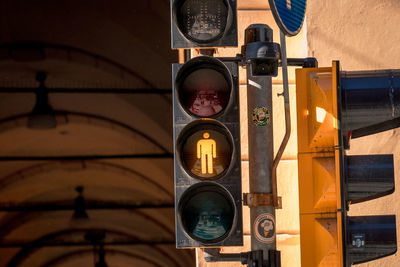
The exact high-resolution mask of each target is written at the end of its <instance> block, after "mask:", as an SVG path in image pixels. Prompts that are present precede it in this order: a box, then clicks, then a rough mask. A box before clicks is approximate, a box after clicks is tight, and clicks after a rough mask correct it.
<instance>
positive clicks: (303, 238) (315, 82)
mask: <svg viewBox="0 0 400 267" xmlns="http://www.w3.org/2000/svg"><path fill="white" fill-rule="evenodd" d="M296 91H297V126H298V131H297V132H298V135H297V140H298V168H299V170H298V173H299V204H300V205H299V209H300V246H301V261H302V266H307V267H308V266H309V267H314V266H329V267H334V266H346V267H347V266H350V265H352V264H358V263H363V262H367V261H371V260H375V259H378V258H381V257H385V256H388V255H391V254H394V253H395V252H396V250H397V241H396V217H395V215H376V216H375V215H374V216H348V215H347V210H348V209H349V205H351V204H353V203H360V202H363V201H367V200H371V199H374V198H379V197H382V196H385V195H388V194H391V193H393V191H394V163H393V155H351V156H347V155H345V151H344V149H345V148H348V147H349V144H350V138H351V137H355V136H356V137H361V136H365V135H368V134H372V133H377V132H381V131H384V130H388V129H392V128H395V127H399V126H400V125H399V124H398V120H399V118H400V112H398V110H400V97H399V96H400V71H392V70H390V71H369V72H368V71H364V72H342V71H340V70H339V62H333V66H332V67H331V68H304V69H298V70H296Z"/></svg>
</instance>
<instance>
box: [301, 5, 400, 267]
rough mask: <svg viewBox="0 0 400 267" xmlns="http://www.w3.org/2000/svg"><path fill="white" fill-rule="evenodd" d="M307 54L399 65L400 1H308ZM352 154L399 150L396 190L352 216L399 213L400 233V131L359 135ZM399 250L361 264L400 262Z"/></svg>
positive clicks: (347, 66)
mask: <svg viewBox="0 0 400 267" xmlns="http://www.w3.org/2000/svg"><path fill="white" fill-rule="evenodd" d="M306 16H307V43H308V54H309V55H310V56H314V57H316V58H317V59H318V61H319V63H320V66H322V67H323V66H330V65H331V61H332V60H340V63H341V67H342V70H366V69H391V68H400V30H399V25H400V1H398V0H378V1H376V0H374V1H373V0H335V1H316V0H314V1H312V0H310V1H308V6H307V15H306ZM350 146H351V149H350V151H348V154H353V155H354V154H394V162H395V177H396V178H395V184H396V189H395V192H394V193H393V194H391V195H389V196H386V197H383V198H380V199H377V200H373V201H370V202H366V203H360V204H356V205H352V206H350V212H349V214H350V215H379V214H396V215H397V218H396V219H397V240H398V245H397V247H398V248H399V247H400V243H399V240H400V238H399V236H400V235H399V232H400V224H399V222H400V201H399V200H400V193H399V187H398V185H399V184H400V130H399V129H397V130H391V131H387V132H383V133H380V134H376V135H373V136H370V137H364V138H359V139H354V140H352V141H351V143H350ZM399 262H400V259H399V253H397V254H396V255H394V256H390V257H387V258H383V259H380V260H376V261H372V262H370V263H366V264H361V265H357V266H360V267H361V266H363V267H365V266H371V267H372V266H374V267H383V266H385V267H389V266H390V267H391V266H400V263H399Z"/></svg>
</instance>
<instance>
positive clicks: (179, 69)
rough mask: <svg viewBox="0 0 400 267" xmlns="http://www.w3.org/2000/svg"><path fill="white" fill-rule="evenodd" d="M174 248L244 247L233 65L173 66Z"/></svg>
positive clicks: (195, 62)
mask: <svg viewBox="0 0 400 267" xmlns="http://www.w3.org/2000/svg"><path fill="white" fill-rule="evenodd" d="M172 73H173V74H172V75H173V81H174V82H173V109H174V164H175V166H174V170H175V218H176V246H177V247H178V248H191V247H209V246H241V245H242V244H243V237H242V233H243V227H242V201H241V194H242V189H241V167H240V164H241V163H240V124H239V96H238V64H237V63H235V62H222V61H221V60H219V59H217V58H213V57H208V56H199V57H196V58H193V59H191V60H189V61H187V62H186V63H185V64H173V69H172Z"/></svg>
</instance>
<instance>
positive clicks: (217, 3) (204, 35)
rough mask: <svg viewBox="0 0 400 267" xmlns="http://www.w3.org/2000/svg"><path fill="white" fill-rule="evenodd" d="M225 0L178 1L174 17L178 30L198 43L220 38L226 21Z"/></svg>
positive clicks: (226, 5) (226, 9)
mask: <svg viewBox="0 0 400 267" xmlns="http://www.w3.org/2000/svg"><path fill="white" fill-rule="evenodd" d="M228 13H229V10H228V4H227V3H226V0H186V1H179V2H178V4H177V9H176V19H177V22H178V27H179V29H180V31H181V32H182V33H183V34H184V35H185V36H186V37H187V38H188V39H191V40H193V41H195V42H198V43H205V42H210V41H214V40H216V39H219V38H221V36H222V35H223V33H224V31H225V28H226V25H227V21H228Z"/></svg>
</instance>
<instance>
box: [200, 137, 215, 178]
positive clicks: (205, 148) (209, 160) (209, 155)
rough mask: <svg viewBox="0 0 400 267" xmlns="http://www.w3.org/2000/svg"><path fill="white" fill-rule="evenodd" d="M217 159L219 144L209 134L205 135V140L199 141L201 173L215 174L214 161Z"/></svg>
mask: <svg viewBox="0 0 400 267" xmlns="http://www.w3.org/2000/svg"><path fill="white" fill-rule="evenodd" d="M216 157H217V143H216V142H215V140H214V139H211V138H210V134H209V133H208V132H204V133H203V139H200V140H199V141H197V158H198V159H201V162H200V164H201V173H202V174H206V173H208V174H213V173H214V159H215V158H216Z"/></svg>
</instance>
